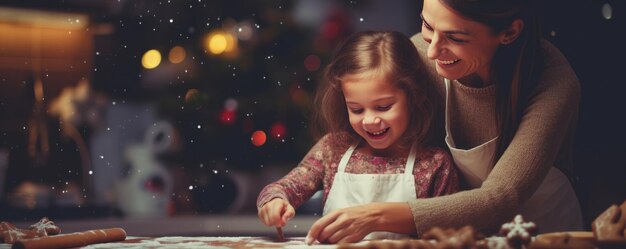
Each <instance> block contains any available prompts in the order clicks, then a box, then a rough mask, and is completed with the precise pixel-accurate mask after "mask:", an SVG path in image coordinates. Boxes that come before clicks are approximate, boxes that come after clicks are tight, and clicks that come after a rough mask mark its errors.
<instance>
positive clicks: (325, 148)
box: [257, 136, 459, 209]
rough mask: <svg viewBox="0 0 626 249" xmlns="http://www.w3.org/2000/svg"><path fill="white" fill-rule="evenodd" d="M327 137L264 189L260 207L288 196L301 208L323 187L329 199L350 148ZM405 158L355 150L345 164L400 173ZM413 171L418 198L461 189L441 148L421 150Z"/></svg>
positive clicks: (360, 170)
mask: <svg viewBox="0 0 626 249" xmlns="http://www.w3.org/2000/svg"><path fill="white" fill-rule="evenodd" d="M328 137H329V136H325V137H323V138H322V139H320V141H318V142H317V143H316V144H315V145H314V146H313V148H311V150H309V152H308V153H307V155H306V156H305V157H304V159H302V161H301V162H300V164H298V166H297V167H296V168H294V169H293V170H291V172H289V173H288V174H287V175H286V176H284V177H283V178H281V179H279V180H278V181H276V182H273V183H270V184H268V185H267V186H265V188H263V190H261V193H260V194H259V197H258V199H257V208H258V209H260V208H261V207H262V206H263V205H264V204H265V203H267V202H268V201H270V200H272V199H274V198H283V199H285V200H288V201H289V203H290V204H291V205H292V206H293V207H294V208H298V207H299V206H300V205H302V204H303V203H304V202H305V201H307V200H308V199H309V198H310V197H311V196H312V195H313V194H315V192H317V191H318V190H320V189H323V191H324V197H323V202H324V203H326V198H327V197H328V193H329V192H330V188H331V185H332V183H333V179H334V177H335V173H337V166H338V165H339V161H340V159H341V157H342V156H343V154H344V153H345V152H346V150H347V149H348V148H347V147H346V148H341V150H338V151H332V150H331V149H330V145H329V138H328ZM406 160H407V158H406V157H401V158H400V157H398V158H390V157H377V156H372V155H366V154H363V153H360V152H358V151H357V150H355V151H354V153H352V157H351V158H350V160H349V161H348V164H347V165H346V173H352V174H400V173H404V169H405V166H406ZM413 175H414V176H415V193H416V196H417V198H428V197H433V196H441V195H448V194H451V193H455V192H457V191H458V190H459V184H458V174H457V171H456V169H455V168H454V166H453V163H452V159H451V157H450V155H449V154H448V153H447V152H446V151H445V150H443V149H441V148H435V147H429V148H426V149H424V150H422V151H421V152H420V153H418V154H417V156H416V159H415V166H414V167H413Z"/></svg>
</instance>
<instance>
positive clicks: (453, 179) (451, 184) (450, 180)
mask: <svg viewBox="0 0 626 249" xmlns="http://www.w3.org/2000/svg"><path fill="white" fill-rule="evenodd" d="M431 162H432V163H433V164H434V165H433V167H434V169H435V170H434V172H433V174H432V183H431V186H429V187H430V191H429V196H428V197H435V196H442V195H449V194H453V193H456V192H459V189H460V187H459V174H458V171H457V170H456V168H455V166H454V163H453V161H452V157H451V156H450V154H448V152H446V151H445V150H443V149H441V148H437V149H436V152H435V154H434V156H433V158H432V160H431ZM418 198H419V197H418Z"/></svg>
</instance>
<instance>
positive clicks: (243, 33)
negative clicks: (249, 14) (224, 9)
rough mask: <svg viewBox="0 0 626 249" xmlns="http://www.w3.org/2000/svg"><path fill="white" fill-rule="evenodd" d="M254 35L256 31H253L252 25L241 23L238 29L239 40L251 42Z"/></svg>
mask: <svg viewBox="0 0 626 249" xmlns="http://www.w3.org/2000/svg"><path fill="white" fill-rule="evenodd" d="M253 33H254V29H252V24H250V22H247V21H243V22H240V23H239V27H238V28H237V37H238V38H239V40H242V41H247V40H250V38H252V34H253Z"/></svg>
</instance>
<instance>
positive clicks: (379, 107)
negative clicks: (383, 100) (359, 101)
mask: <svg viewBox="0 0 626 249" xmlns="http://www.w3.org/2000/svg"><path fill="white" fill-rule="evenodd" d="M376 109H377V110H379V111H389V109H391V105H384V106H378V107H376Z"/></svg>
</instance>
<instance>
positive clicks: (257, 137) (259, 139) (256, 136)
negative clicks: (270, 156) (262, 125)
mask: <svg viewBox="0 0 626 249" xmlns="http://www.w3.org/2000/svg"><path fill="white" fill-rule="evenodd" d="M266 140H267V136H266V135H265V132H264V131H255V132H254V133H252V136H251V137H250V141H251V142H252V144H253V145H254V146H257V147H259V146H262V145H264V144H265V141H266Z"/></svg>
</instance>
